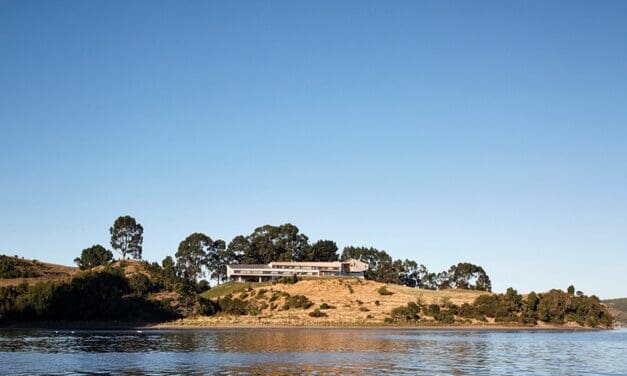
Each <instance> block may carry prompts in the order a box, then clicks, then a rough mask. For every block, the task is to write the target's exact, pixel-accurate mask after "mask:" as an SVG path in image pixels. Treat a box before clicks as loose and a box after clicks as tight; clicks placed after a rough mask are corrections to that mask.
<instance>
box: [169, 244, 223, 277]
mask: <svg viewBox="0 0 627 376" xmlns="http://www.w3.org/2000/svg"><path fill="white" fill-rule="evenodd" d="M213 244H214V243H213V240H211V238H210V237H208V236H207V235H205V234H203V233H199V232H195V233H193V234H191V235H189V236H188V237H187V238H185V240H183V241H182V242H181V243H180V244H179V248H178V251H177V252H176V255H175V256H176V267H177V271H178V275H179V276H180V277H181V278H183V279H185V280H186V281H188V282H193V283H194V284H195V283H196V280H197V279H198V277H201V276H204V274H205V273H204V271H203V266H205V265H206V264H207V261H208V260H207V256H208V252H209V249H210V248H211V247H213Z"/></svg>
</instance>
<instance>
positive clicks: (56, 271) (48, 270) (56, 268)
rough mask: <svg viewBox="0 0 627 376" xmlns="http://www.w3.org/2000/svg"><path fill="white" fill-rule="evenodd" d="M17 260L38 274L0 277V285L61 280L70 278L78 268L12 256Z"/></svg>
mask: <svg viewBox="0 0 627 376" xmlns="http://www.w3.org/2000/svg"><path fill="white" fill-rule="evenodd" d="M12 258H13V259H15V260H19V262H20V264H23V265H26V266H27V267H28V268H29V269H30V270H34V271H35V272H36V273H37V274H38V276H37V277H31V278H3V279H0V286H15V285H19V284H21V283H28V284H29V285H31V284H35V283H37V282H49V281H63V280H68V279H70V278H71V277H72V276H73V275H75V274H76V273H77V272H78V271H79V269H78V268H75V267H71V266H65V265H57V264H50V263H46V262H40V261H37V260H29V259H21V258H14V257H12Z"/></svg>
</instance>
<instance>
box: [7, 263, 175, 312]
mask: <svg viewBox="0 0 627 376" xmlns="http://www.w3.org/2000/svg"><path fill="white" fill-rule="evenodd" d="M129 292H131V288H130V286H129V281H128V280H127V279H126V278H125V277H124V274H123V273H122V271H121V270H117V269H111V270H107V271H104V272H99V273H92V272H89V273H84V274H81V275H79V276H77V277H74V278H73V279H72V280H70V281H68V282H61V283H51V282H48V283H37V284H35V285H32V286H28V285H26V284H23V285H20V286H10V287H0V316H2V317H3V318H4V319H5V320H8V321H23V320H49V321H57V320H66V321H67V320H72V321H88V320H89V321H98V320H106V321H111V320H126V321H133V322H149V321H155V320H164V319H170V318H174V317H176V316H177V315H176V314H175V313H174V312H173V311H171V310H169V309H167V308H166V307H163V306H161V305H160V304H158V303H155V302H149V301H146V300H143V299H141V298H137V297H132V296H128V293H129Z"/></svg>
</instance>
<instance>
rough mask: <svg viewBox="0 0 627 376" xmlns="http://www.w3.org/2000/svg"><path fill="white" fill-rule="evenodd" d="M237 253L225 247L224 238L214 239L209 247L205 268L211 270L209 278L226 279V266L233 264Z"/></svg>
mask: <svg viewBox="0 0 627 376" xmlns="http://www.w3.org/2000/svg"><path fill="white" fill-rule="evenodd" d="M236 261H237V255H236V254H235V253H234V252H233V251H232V250H229V249H228V248H227V247H226V243H225V242H224V240H216V241H215V242H214V243H213V245H212V246H211V248H210V249H209V253H208V257H207V268H208V269H209V271H210V272H211V278H213V279H215V280H217V281H218V284H220V282H222V281H224V280H225V279H226V266H227V265H229V264H234V263H235V262H236Z"/></svg>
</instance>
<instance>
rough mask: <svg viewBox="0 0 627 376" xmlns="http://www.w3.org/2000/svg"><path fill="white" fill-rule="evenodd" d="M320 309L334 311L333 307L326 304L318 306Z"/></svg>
mask: <svg viewBox="0 0 627 376" xmlns="http://www.w3.org/2000/svg"><path fill="white" fill-rule="evenodd" d="M320 309H335V307H334V306H332V305H329V304H327V303H322V304H320Z"/></svg>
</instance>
